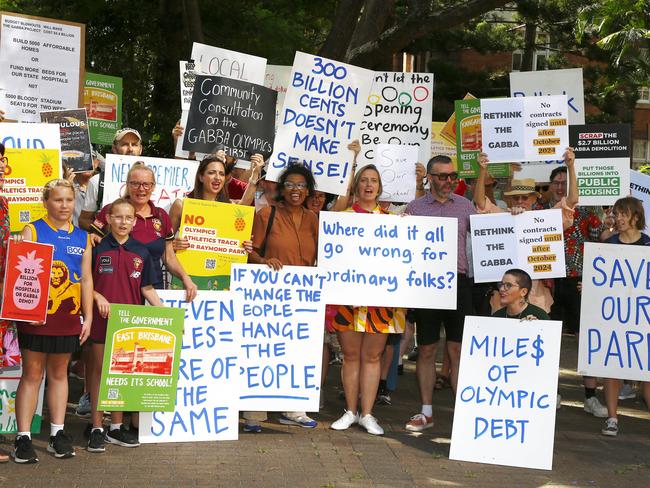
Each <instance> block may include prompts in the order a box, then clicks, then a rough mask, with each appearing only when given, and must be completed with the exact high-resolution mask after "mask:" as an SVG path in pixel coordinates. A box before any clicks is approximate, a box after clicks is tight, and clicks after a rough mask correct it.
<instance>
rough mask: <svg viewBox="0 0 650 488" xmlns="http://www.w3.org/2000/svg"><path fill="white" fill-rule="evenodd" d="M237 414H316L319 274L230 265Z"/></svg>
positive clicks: (320, 304) (300, 269) (307, 270)
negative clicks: (236, 358) (237, 302)
mask: <svg viewBox="0 0 650 488" xmlns="http://www.w3.org/2000/svg"><path fill="white" fill-rule="evenodd" d="M230 286H231V290H232V291H234V293H235V294H236V295H237V296H238V299H239V300H240V301H241V303H242V306H241V307H239V308H237V309H236V314H235V322H236V324H237V326H238V332H239V334H238V339H237V340H238V342H239V345H240V351H239V363H238V366H239V373H240V380H239V381H240V382H241V384H240V396H239V408H240V410H263V411H305V412H314V411H318V408H319V399H320V377H321V362H322V361H321V358H322V352H323V332H324V326H323V323H324V320H325V301H324V300H323V297H322V293H321V289H322V287H323V282H322V280H321V279H319V278H318V269H317V268H310V267H303V266H283V267H282V269H281V270H280V271H274V270H272V269H271V268H269V267H268V266H262V265H252V264H233V266H232V269H231V274H230Z"/></svg>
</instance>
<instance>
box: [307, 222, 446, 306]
mask: <svg viewBox="0 0 650 488" xmlns="http://www.w3.org/2000/svg"><path fill="white" fill-rule="evenodd" d="M457 241H458V221H457V219H452V218H442V217H415V216H409V217H406V218H403V217H401V216H398V215H378V214H361V213H354V212H321V213H320V216H319V234H318V269H319V271H320V275H321V277H322V279H324V280H325V281H324V282H323V286H324V288H323V293H324V294H325V296H326V301H327V303H340V304H344V305H372V306H381V307H409V308H443V309H452V310H453V309H455V308H456V268H457V260H456V256H457V252H458V251H457Z"/></svg>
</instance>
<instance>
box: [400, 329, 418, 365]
mask: <svg viewBox="0 0 650 488" xmlns="http://www.w3.org/2000/svg"><path fill="white" fill-rule="evenodd" d="M414 335H415V324H413V322H411V321H410V320H407V321H406V327H404V332H403V334H402V341H401V342H400V343H399V356H400V359H401V358H402V356H404V354H406V350H407V349H408V348H409V347H410V346H411V339H413V336H414Z"/></svg>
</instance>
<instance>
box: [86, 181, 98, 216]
mask: <svg viewBox="0 0 650 488" xmlns="http://www.w3.org/2000/svg"><path fill="white" fill-rule="evenodd" d="M98 194H99V173H97V174H96V175H93V176H91V178H90V180H88V186H86V198H85V199H84V206H83V208H82V210H83V211H84V212H93V213H94V212H97V195H98Z"/></svg>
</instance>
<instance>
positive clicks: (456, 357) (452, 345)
mask: <svg viewBox="0 0 650 488" xmlns="http://www.w3.org/2000/svg"><path fill="white" fill-rule="evenodd" d="M461 346H462V344H461V343H460V342H454V341H447V351H449V363H450V364H451V376H450V381H451V389H452V390H453V391H454V394H456V387H457V386H458V368H459V366H460V350H461Z"/></svg>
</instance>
